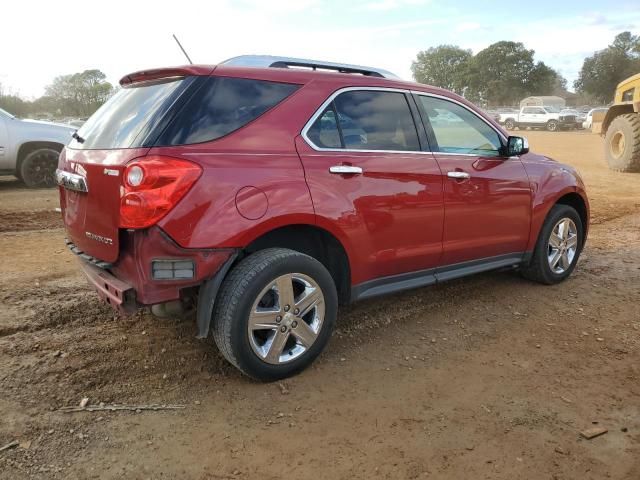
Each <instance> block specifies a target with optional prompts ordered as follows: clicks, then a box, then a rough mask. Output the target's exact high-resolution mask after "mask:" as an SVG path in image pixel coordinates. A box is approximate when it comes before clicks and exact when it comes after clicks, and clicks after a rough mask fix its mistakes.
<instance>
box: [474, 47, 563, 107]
mask: <svg viewBox="0 0 640 480" xmlns="http://www.w3.org/2000/svg"><path fill="white" fill-rule="evenodd" d="M534 53H535V52H534V51H533V50H528V49H526V48H525V46H524V45H523V44H522V43H520V42H508V41H501V42H497V43H494V44H492V45H489V46H488V47H487V48H485V49H484V50H481V51H480V52H478V53H477V54H476V55H475V56H474V57H473V59H472V61H471V62H470V65H469V92H468V93H469V95H468V96H469V97H470V98H472V99H474V100H475V101H479V102H482V103H486V104H487V105H489V106H497V105H512V104H514V103H516V102H518V101H519V100H521V99H522V98H523V97H526V96H528V95H531V94H534V93H535V94H538V95H542V94H549V93H551V91H552V90H553V89H554V87H555V85H556V83H557V82H560V83H562V77H560V75H559V74H558V73H557V72H556V71H555V70H553V69H552V68H550V67H548V66H547V65H545V64H544V63H543V62H535V61H534V58H533V56H534Z"/></svg>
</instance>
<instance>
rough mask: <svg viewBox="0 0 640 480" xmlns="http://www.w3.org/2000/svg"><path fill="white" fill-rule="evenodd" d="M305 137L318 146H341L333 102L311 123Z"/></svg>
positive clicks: (333, 147)
mask: <svg viewBox="0 0 640 480" xmlns="http://www.w3.org/2000/svg"><path fill="white" fill-rule="evenodd" d="M307 137H308V138H309V140H311V142H313V144H314V145H316V146H317V147H320V148H331V149H335V148H342V140H341V137H340V131H339V130H338V122H337V121H336V113H335V110H334V109H333V103H332V104H331V105H329V106H328V107H327V108H326V109H325V110H324V112H322V114H321V115H320V116H319V117H318V119H317V120H316V121H315V122H313V125H311V127H310V128H309V130H308V131H307Z"/></svg>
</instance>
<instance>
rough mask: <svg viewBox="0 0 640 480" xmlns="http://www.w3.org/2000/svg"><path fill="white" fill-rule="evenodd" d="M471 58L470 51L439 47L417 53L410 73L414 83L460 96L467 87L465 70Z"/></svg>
mask: <svg viewBox="0 0 640 480" xmlns="http://www.w3.org/2000/svg"><path fill="white" fill-rule="evenodd" d="M471 58H472V53H471V50H464V49H462V48H460V47H457V46H455V45H439V46H437V47H431V48H429V49H428V50H424V51H422V52H419V53H418V55H417V58H416V60H415V61H414V62H412V64H411V72H412V73H413V78H414V79H415V80H416V82H420V83H426V84H429V85H433V86H435V87H441V88H446V89H447V90H451V91H454V92H456V93H459V94H462V93H464V90H465V88H466V87H467V86H468V82H467V70H468V64H469V60H470V59H471Z"/></svg>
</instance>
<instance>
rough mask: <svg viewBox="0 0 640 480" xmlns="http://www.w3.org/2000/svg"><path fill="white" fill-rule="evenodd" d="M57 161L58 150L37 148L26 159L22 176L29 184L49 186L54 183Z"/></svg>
mask: <svg viewBox="0 0 640 480" xmlns="http://www.w3.org/2000/svg"><path fill="white" fill-rule="evenodd" d="M57 163H58V152H56V151H55V150H51V149H41V150H38V151H36V152H34V153H33V154H31V156H30V157H29V158H28V161H26V164H25V166H24V167H25V168H24V170H23V171H22V177H23V179H24V181H25V182H27V183H28V184H29V185H30V186H34V187H37V186H39V187H51V186H53V185H55V184H56V178H55V172H56V165H57Z"/></svg>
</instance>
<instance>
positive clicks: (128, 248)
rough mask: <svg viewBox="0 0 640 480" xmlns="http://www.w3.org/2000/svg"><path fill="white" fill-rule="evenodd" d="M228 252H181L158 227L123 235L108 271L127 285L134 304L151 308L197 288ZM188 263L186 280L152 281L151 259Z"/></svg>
mask: <svg viewBox="0 0 640 480" xmlns="http://www.w3.org/2000/svg"><path fill="white" fill-rule="evenodd" d="M232 253H233V250H232V249H219V248H217V249H184V248H180V247H179V246H178V245H176V244H175V243H174V242H173V241H172V240H171V239H170V238H169V237H168V236H167V235H166V234H165V233H164V232H162V230H161V229H160V228H158V227H151V228H149V229H146V230H136V231H135V232H123V235H122V247H121V253H120V258H119V259H118V262H117V263H116V264H115V265H114V266H113V268H112V269H111V272H112V273H113V274H114V275H115V276H116V277H117V278H119V279H122V280H123V281H125V282H126V283H128V284H130V285H131V286H132V287H133V289H134V290H135V292H136V301H137V303H140V304H143V305H152V304H155V303H162V302H167V301H169V300H175V299H178V298H180V290H182V289H183V288H186V287H190V286H194V285H199V284H200V283H202V282H203V281H204V280H206V279H208V278H210V277H211V276H212V275H213V274H214V273H215V272H217V271H218V269H219V268H220V267H221V266H222V265H223V264H224V262H226V261H227V259H228V258H229V257H230V256H231V254H232ZM163 259H170V260H192V261H193V262H194V264H195V277H194V278H192V279H188V280H154V279H153V278H152V275H151V261H152V260H163Z"/></svg>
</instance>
